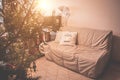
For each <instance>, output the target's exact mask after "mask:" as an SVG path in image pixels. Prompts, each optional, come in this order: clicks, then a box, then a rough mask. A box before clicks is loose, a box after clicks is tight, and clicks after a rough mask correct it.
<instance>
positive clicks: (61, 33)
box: [55, 31, 68, 42]
mask: <svg viewBox="0 0 120 80" xmlns="http://www.w3.org/2000/svg"><path fill="white" fill-rule="evenodd" d="M66 32H68V31H57V33H56V38H55V42H60V40H61V38H62V36H63V34H64V33H66Z"/></svg>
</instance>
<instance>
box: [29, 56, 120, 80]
mask: <svg viewBox="0 0 120 80" xmlns="http://www.w3.org/2000/svg"><path fill="white" fill-rule="evenodd" d="M36 64H37V71H36V72H32V75H31V76H32V77H39V80H93V79H90V78H87V77H85V76H83V75H80V74H78V73H76V72H73V71H71V70H68V69H66V68H64V67H61V66H59V65H57V64H55V63H53V62H51V61H48V60H46V58H45V57H42V58H39V59H38V60H36ZM119 68H120V66H119V67H115V66H112V67H110V68H108V70H107V72H106V73H105V74H104V76H103V77H101V79H99V80H120V69H119ZM118 69H119V70H118Z"/></svg>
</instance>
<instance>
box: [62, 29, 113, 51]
mask: <svg viewBox="0 0 120 80" xmlns="http://www.w3.org/2000/svg"><path fill="white" fill-rule="evenodd" d="M61 30H62V31H76V32H78V38H77V44H78V45H84V46H90V47H95V48H98V49H110V48H111V39H112V31H105V30H97V29H89V28H78V27H63V28H62V29H61Z"/></svg>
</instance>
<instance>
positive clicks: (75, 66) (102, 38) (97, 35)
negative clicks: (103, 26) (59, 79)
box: [43, 27, 112, 78]
mask: <svg viewBox="0 0 120 80" xmlns="http://www.w3.org/2000/svg"><path fill="white" fill-rule="evenodd" d="M60 31H63V32H64V31H69V32H77V37H76V43H75V45H73V46H69V45H68V46H67V45H60V43H59V42H56V41H55V40H54V41H49V42H48V43H47V45H43V50H44V53H45V57H46V59H48V60H50V61H53V62H55V63H56V64H58V65H61V66H63V67H66V68H68V69H70V70H73V71H75V72H78V73H80V74H82V75H84V76H87V77H90V78H97V77H99V76H100V75H101V74H102V72H103V70H104V68H105V67H106V65H107V64H108V62H109V59H110V56H111V47H112V31H106V30H97V29H89V28H78V27H62V28H61V29H60ZM56 37H57V36H56Z"/></svg>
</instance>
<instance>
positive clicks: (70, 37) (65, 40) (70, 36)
mask: <svg viewBox="0 0 120 80" xmlns="http://www.w3.org/2000/svg"><path fill="white" fill-rule="evenodd" d="M76 39H77V32H64V33H63V34H62V37H61V40H60V45H75V43H76Z"/></svg>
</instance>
